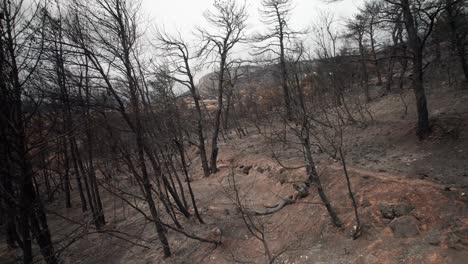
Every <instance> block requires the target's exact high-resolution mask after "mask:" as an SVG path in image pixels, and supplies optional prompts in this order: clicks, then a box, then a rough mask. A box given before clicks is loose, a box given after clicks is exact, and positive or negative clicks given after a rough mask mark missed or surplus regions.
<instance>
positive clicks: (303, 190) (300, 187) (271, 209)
mask: <svg viewBox="0 0 468 264" xmlns="http://www.w3.org/2000/svg"><path fill="white" fill-rule="evenodd" d="M293 186H294V189H296V192H295V193H294V194H293V195H291V196H289V197H288V198H286V199H284V198H283V199H282V201H281V202H279V203H277V204H276V205H273V206H265V207H266V209H265V210H263V211H257V210H253V209H245V213H247V214H249V215H257V216H261V215H270V214H274V213H276V212H278V211H280V210H281V209H283V208H284V207H285V206H287V205H290V204H293V203H295V202H296V201H297V200H299V199H301V198H304V197H306V196H308V195H309V187H307V185H306V184H305V183H301V184H294V185H293Z"/></svg>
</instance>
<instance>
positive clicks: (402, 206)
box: [393, 203, 414, 217]
mask: <svg viewBox="0 0 468 264" xmlns="http://www.w3.org/2000/svg"><path fill="white" fill-rule="evenodd" d="M413 209H414V206H412V205H411V204H408V203H399V204H396V205H394V206H393V212H394V214H395V216H396V217H400V216H404V215H407V214H409V213H410V212H411V211H413Z"/></svg>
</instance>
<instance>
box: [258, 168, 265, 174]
mask: <svg viewBox="0 0 468 264" xmlns="http://www.w3.org/2000/svg"><path fill="white" fill-rule="evenodd" d="M256 170H257V172H259V173H264V172H265V169H264V168H262V167H257V168H256Z"/></svg>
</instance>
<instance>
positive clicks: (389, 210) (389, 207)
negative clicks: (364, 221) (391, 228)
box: [379, 202, 414, 219]
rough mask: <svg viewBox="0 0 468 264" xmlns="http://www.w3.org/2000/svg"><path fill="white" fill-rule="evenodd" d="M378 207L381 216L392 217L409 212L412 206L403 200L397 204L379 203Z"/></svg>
mask: <svg viewBox="0 0 468 264" xmlns="http://www.w3.org/2000/svg"><path fill="white" fill-rule="evenodd" d="M379 208H380V213H381V214H382V217H383V218H386V219H393V218H395V217H400V216H404V215H407V214H409V213H410V212H411V211H412V210H413V209H414V206H412V205H411V204H409V203H405V202H403V203H398V204H389V203H380V205H379Z"/></svg>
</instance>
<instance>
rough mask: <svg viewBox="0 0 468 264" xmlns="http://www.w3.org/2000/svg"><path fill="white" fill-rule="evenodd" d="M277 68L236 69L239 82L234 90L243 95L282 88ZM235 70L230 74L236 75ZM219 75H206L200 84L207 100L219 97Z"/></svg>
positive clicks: (201, 93)
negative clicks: (259, 90) (260, 90)
mask: <svg viewBox="0 0 468 264" xmlns="http://www.w3.org/2000/svg"><path fill="white" fill-rule="evenodd" d="M276 68H277V67H275V66H250V65H249V66H240V67H239V68H238V69H236V70H235V71H236V73H237V76H238V78H237V80H236V81H235V84H234V88H235V90H236V91H237V92H239V93H241V94H245V93H249V92H255V91H256V90H258V89H276V88H279V86H280V79H279V74H278V73H279V72H278V71H277V69H276ZM236 73H234V70H233V71H232V72H231V73H230V74H231V75H235V74H236ZM217 85H218V74H217V73H216V72H212V73H209V74H206V75H205V76H203V77H202V78H200V81H199V82H198V86H197V88H198V90H199V92H200V95H201V96H202V97H205V98H216V97H217Z"/></svg>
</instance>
